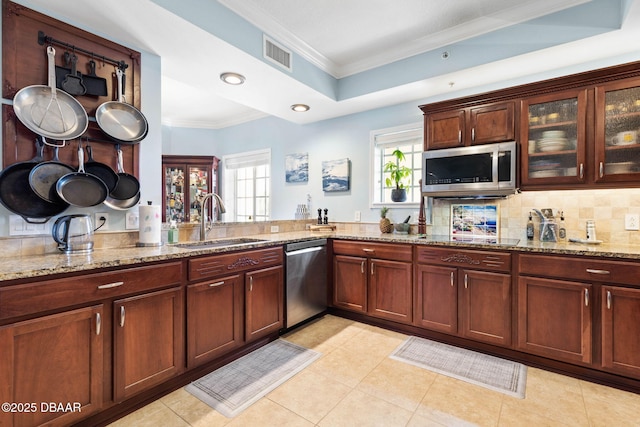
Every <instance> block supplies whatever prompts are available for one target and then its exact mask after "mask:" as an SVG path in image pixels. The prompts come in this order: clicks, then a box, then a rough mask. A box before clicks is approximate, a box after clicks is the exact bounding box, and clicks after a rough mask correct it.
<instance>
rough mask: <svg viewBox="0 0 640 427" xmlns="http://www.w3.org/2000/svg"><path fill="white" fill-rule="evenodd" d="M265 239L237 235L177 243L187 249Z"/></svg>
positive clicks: (220, 246)
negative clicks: (235, 236) (227, 237)
mask: <svg viewBox="0 0 640 427" xmlns="http://www.w3.org/2000/svg"><path fill="white" fill-rule="evenodd" d="M266 241H267V240H263V239H253V238H250V237H237V238H233V239H216V240H205V241H202V242H185V243H178V244H176V246H177V247H179V248H185V249H208V248H222V247H228V246H237V245H246V244H248V243H260V242H266Z"/></svg>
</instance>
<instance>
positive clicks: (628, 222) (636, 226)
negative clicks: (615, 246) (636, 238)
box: [624, 214, 640, 230]
mask: <svg viewBox="0 0 640 427" xmlns="http://www.w3.org/2000/svg"><path fill="white" fill-rule="evenodd" d="M624 229H625V230H640V215H638V214H626V215H625V216H624Z"/></svg>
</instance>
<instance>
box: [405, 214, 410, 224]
mask: <svg viewBox="0 0 640 427" xmlns="http://www.w3.org/2000/svg"><path fill="white" fill-rule="evenodd" d="M410 219H411V215H409V216H408V217H407V218H406V219H405V220H404V221H403V223H404V224H407V223H408V222H409V220H410Z"/></svg>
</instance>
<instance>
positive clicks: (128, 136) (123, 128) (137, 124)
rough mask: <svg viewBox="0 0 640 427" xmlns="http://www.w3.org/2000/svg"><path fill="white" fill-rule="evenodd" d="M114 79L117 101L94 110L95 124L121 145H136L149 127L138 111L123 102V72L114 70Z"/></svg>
mask: <svg viewBox="0 0 640 427" xmlns="http://www.w3.org/2000/svg"><path fill="white" fill-rule="evenodd" d="M116 77H117V81H118V92H117V94H118V95H117V96H118V100H117V101H108V102H105V103H103V104H101V105H99V106H98V108H97V109H96V122H98V126H100V129H102V131H103V132H104V133H106V134H107V135H108V136H109V137H110V138H112V139H114V140H116V141H118V142H120V143H123V144H136V143H138V142H140V141H142V140H143V139H144V138H145V137H146V136H147V133H148V131H149V125H148V123H147V119H146V118H145V116H144V115H143V114H142V112H140V110H138V109H137V108H136V107H134V106H133V105H130V104H127V103H126V102H124V97H123V95H122V77H123V72H122V70H121V69H120V68H118V69H116Z"/></svg>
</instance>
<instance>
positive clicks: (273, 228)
mask: <svg viewBox="0 0 640 427" xmlns="http://www.w3.org/2000/svg"><path fill="white" fill-rule="evenodd" d="M279 231H280V227H279V226H277V225H272V226H271V232H272V233H278V232H279Z"/></svg>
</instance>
